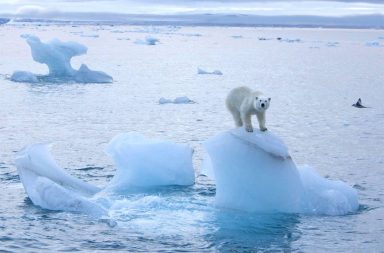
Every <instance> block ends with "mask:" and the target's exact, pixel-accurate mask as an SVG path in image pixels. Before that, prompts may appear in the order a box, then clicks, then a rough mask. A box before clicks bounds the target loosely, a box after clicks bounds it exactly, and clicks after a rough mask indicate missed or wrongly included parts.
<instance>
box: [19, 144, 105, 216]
mask: <svg viewBox="0 0 384 253" xmlns="http://www.w3.org/2000/svg"><path fill="white" fill-rule="evenodd" d="M16 167H17V171H18V174H19V176H20V180H21V182H22V184H23V186H24V189H25V191H26V193H27V195H28V197H29V198H30V199H31V201H32V203H33V204H35V205H38V206H40V207H42V208H45V209H49V210H63V211H72V212H82V213H86V214H89V215H92V216H102V215H105V214H106V210H105V209H104V208H103V207H101V206H100V205H98V204H97V203H95V202H94V201H92V200H91V199H90V197H91V196H92V195H93V194H95V193H97V192H99V191H100V189H99V188H98V187H95V186H93V185H90V184H88V183H86V182H83V181H81V180H79V179H77V178H75V177H73V176H71V175H69V174H68V173H67V172H66V171H65V170H63V169H62V168H60V167H59V166H58V165H57V164H56V162H55V161H54V159H53V158H52V155H51V153H50V152H49V145H47V144H34V145H30V146H27V147H25V148H24V149H22V150H21V151H20V152H18V154H17V157H16Z"/></svg>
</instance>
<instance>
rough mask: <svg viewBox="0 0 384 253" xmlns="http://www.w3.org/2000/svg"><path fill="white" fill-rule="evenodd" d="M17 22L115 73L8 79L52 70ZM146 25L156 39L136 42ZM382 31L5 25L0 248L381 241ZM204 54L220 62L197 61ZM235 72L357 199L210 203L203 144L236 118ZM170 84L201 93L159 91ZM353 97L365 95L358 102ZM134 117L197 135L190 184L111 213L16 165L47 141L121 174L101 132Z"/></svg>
mask: <svg viewBox="0 0 384 253" xmlns="http://www.w3.org/2000/svg"><path fill="white" fill-rule="evenodd" d="M22 34H33V35H37V36H39V37H40V38H41V39H42V40H43V41H47V40H51V39H53V38H58V39H60V40H63V41H67V40H73V41H77V42H80V43H82V44H85V45H86V46H87V47H88V54H87V55H84V56H80V57H76V58H74V59H73V60H72V64H73V66H75V67H76V68H78V67H79V66H80V64H81V63H86V64H87V65H88V66H89V67H90V68H91V69H95V70H102V71H105V72H106V73H108V74H110V75H112V76H113V77H114V80H115V81H114V83H112V84H73V83H65V84H52V83H51V84H49V83H41V84H25V83H14V82H11V81H10V80H9V76H10V75H11V74H12V73H13V71H15V70H26V71H31V72H34V73H40V74H45V73H47V71H48V69H47V68H46V66H44V65H41V64H38V63H36V62H34V61H33V60H32V57H31V53H30V48H29V46H28V45H27V43H26V42H25V41H24V40H23V39H22V38H20V35H22ZM149 35H150V36H153V37H155V38H157V39H159V41H160V43H159V44H157V45H155V46H147V45H142V44H138V43H135V42H136V41H137V40H142V39H144V38H145V37H146V36H149ZM277 37H280V38H282V40H281V41H279V40H277V39H276V38H277ZM380 38H381V39H380ZM383 38H384V31H383V30H342V29H329V30H328V29H293V28H292V29H288V28H274V29H272V28H225V27H167V26H164V27H150V26H144V27H136V26H70V25H67V26H58V25H50V26H46V25H41V26H38V25H29V24H28V25H25V26H23V25H21V24H19V25H3V26H0V251H1V252H3V251H5V252H52V251H93V252H99V251H100V252H101V251H104V250H108V249H109V250H113V251H130V252H154V251H164V252H176V251H185V252H190V251H191V252H256V251H262V252H263V251H267V252H281V251H283V252H291V251H293V252H384V220H383V219H384V186H383V185H384V184H383V182H384V102H383V101H384V47H383V46H384V39H383ZM370 41H377V42H378V43H379V44H381V45H383V46H382V47H380V46H373V47H372V46H367V45H366V43H367V42H370ZM198 67H200V68H202V69H207V70H216V69H218V70H221V71H222V72H223V75H222V76H216V75H198V74H197V68H198ZM240 85H247V86H250V87H252V88H254V89H259V90H262V91H263V92H264V93H265V94H268V95H269V96H271V97H272V101H271V107H270V109H269V111H268V113H267V127H268V129H269V130H270V131H272V132H273V133H275V134H277V135H278V136H280V137H281V138H282V139H283V140H284V141H285V143H286V144H287V145H288V147H289V148H290V152H291V155H292V157H293V158H294V160H295V162H296V163H297V164H298V165H302V164H308V165H310V166H312V167H314V168H316V169H317V171H318V172H319V173H320V174H321V175H322V176H325V177H328V178H330V179H340V180H342V181H345V182H346V183H348V184H349V185H351V186H353V187H354V188H355V189H356V190H357V191H358V195H359V203H360V208H359V211H358V212H357V213H355V214H350V215H346V216H305V215H287V214H271V215H261V214H254V213H247V212H241V211H233V210H222V209H218V208H216V207H215V205H214V197H215V185H214V183H213V182H212V181H210V180H208V179H207V178H206V177H204V176H199V174H200V173H199V172H200V165H201V160H202V158H203V149H202V146H201V144H202V142H203V141H204V140H206V139H207V138H209V137H211V136H213V135H215V134H216V133H218V132H220V131H224V130H226V129H229V128H231V127H233V122H232V119H231V116H230V114H229V113H228V112H227V111H226V109H225V106H224V99H225V96H226V94H227V93H228V91H229V90H230V89H231V88H233V87H236V86H240ZM178 96H188V97H189V98H190V99H192V100H194V101H196V104H187V105H184V104H182V105H173V104H167V105H159V104H158V101H159V99H160V98H161V97H164V98H171V99H173V98H175V97H178ZM358 98H361V99H362V101H363V104H365V105H366V106H369V107H370V108H367V109H357V108H354V107H352V106H351V105H352V104H353V103H355V102H356V100H357V99H358ZM130 131H137V132H140V133H142V134H145V135H146V136H148V137H157V138H164V139H168V140H171V141H174V142H178V143H187V144H189V145H190V146H191V147H193V148H194V149H195V153H194V167H195V171H196V184H195V185H194V186H190V187H163V188H160V189H154V190H153V191H150V192H145V193H137V194H128V195H125V196H119V197H116V199H115V200H114V201H115V204H114V205H113V208H112V209H111V211H110V216H111V217H112V218H113V219H114V220H115V221H116V223H117V225H115V226H111V225H110V224H109V223H108V222H104V221H103V220H97V219H94V218H91V217H89V216H87V215H85V214H77V213H67V212H57V211H49V210H43V209H41V208H39V207H37V206H34V205H33V204H32V203H31V201H30V200H29V199H28V197H27V195H26V193H25V192H24V189H23V186H22V184H21V182H20V180H19V177H18V174H17V172H16V168H15V165H14V160H15V154H16V152H17V151H19V150H20V149H21V148H22V147H23V146H25V145H28V144H32V143H36V142H53V143H54V144H55V145H54V148H53V151H52V152H53V155H54V157H55V159H56V160H57V162H58V163H59V164H60V166H62V167H63V168H65V169H66V170H68V171H69V172H70V173H71V174H72V175H74V176H76V177H79V178H81V179H82V180H85V181H88V182H89V183H92V184H94V185H98V186H100V187H103V186H105V185H106V184H107V183H108V181H109V180H110V179H111V177H112V176H113V175H114V174H115V167H114V166H113V164H112V160H111V159H110V158H109V157H108V156H107V155H106V154H105V153H104V149H105V147H106V144H107V143H108V142H109V141H110V140H111V139H112V138H113V137H114V136H115V135H116V134H119V133H123V132H130Z"/></svg>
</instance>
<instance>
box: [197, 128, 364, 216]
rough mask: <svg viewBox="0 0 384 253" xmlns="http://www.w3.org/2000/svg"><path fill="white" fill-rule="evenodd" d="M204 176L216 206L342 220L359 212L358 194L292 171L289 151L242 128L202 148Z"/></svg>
mask: <svg viewBox="0 0 384 253" xmlns="http://www.w3.org/2000/svg"><path fill="white" fill-rule="evenodd" d="M204 147H205V149H206V151H207V152H208V155H207V156H206V158H205V160H204V162H203V169H202V171H203V173H204V174H206V175H208V176H210V177H212V178H213V179H214V180H215V182H216V204H217V205H218V206H221V207H225V208H231V209H240V210H245V211H251V212H286V213H305V214H318V215H344V214H348V213H352V212H355V211H356V210H357V209H358V206H359V204H358V199H357V192H356V190H355V189H353V188H352V187H350V186H348V185H347V184H345V183H343V182H341V181H333V180H328V179H326V178H323V177H321V176H319V175H318V174H317V173H316V171H315V170H313V169H311V168H309V167H299V168H298V167H296V164H295V163H294V162H293V160H292V159H291V157H290V155H289V152H288V149H287V147H286V146H285V145H284V143H283V142H282V141H281V140H280V139H279V138H278V137H276V136H274V135H273V134H271V133H270V132H269V131H268V132H260V131H255V132H253V133H246V132H245V130H244V129H243V128H238V129H233V130H230V131H226V132H223V133H220V134H218V135H216V136H214V137H212V138H210V139H208V140H207V141H206V142H205V143H204Z"/></svg>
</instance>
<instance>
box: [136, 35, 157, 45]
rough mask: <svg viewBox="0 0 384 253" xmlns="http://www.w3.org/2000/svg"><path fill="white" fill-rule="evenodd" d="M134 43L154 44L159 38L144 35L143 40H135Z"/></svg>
mask: <svg viewBox="0 0 384 253" xmlns="http://www.w3.org/2000/svg"><path fill="white" fill-rule="evenodd" d="M135 43H136V44H142V45H149V46H154V45H156V44H157V43H159V40H158V39H156V38H155V37H151V36H147V37H145V39H144V40H136V42H135Z"/></svg>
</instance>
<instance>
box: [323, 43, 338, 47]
mask: <svg viewBox="0 0 384 253" xmlns="http://www.w3.org/2000/svg"><path fill="white" fill-rule="evenodd" d="M339 44H340V43H339V42H327V44H326V45H327V47H338V46H339Z"/></svg>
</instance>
